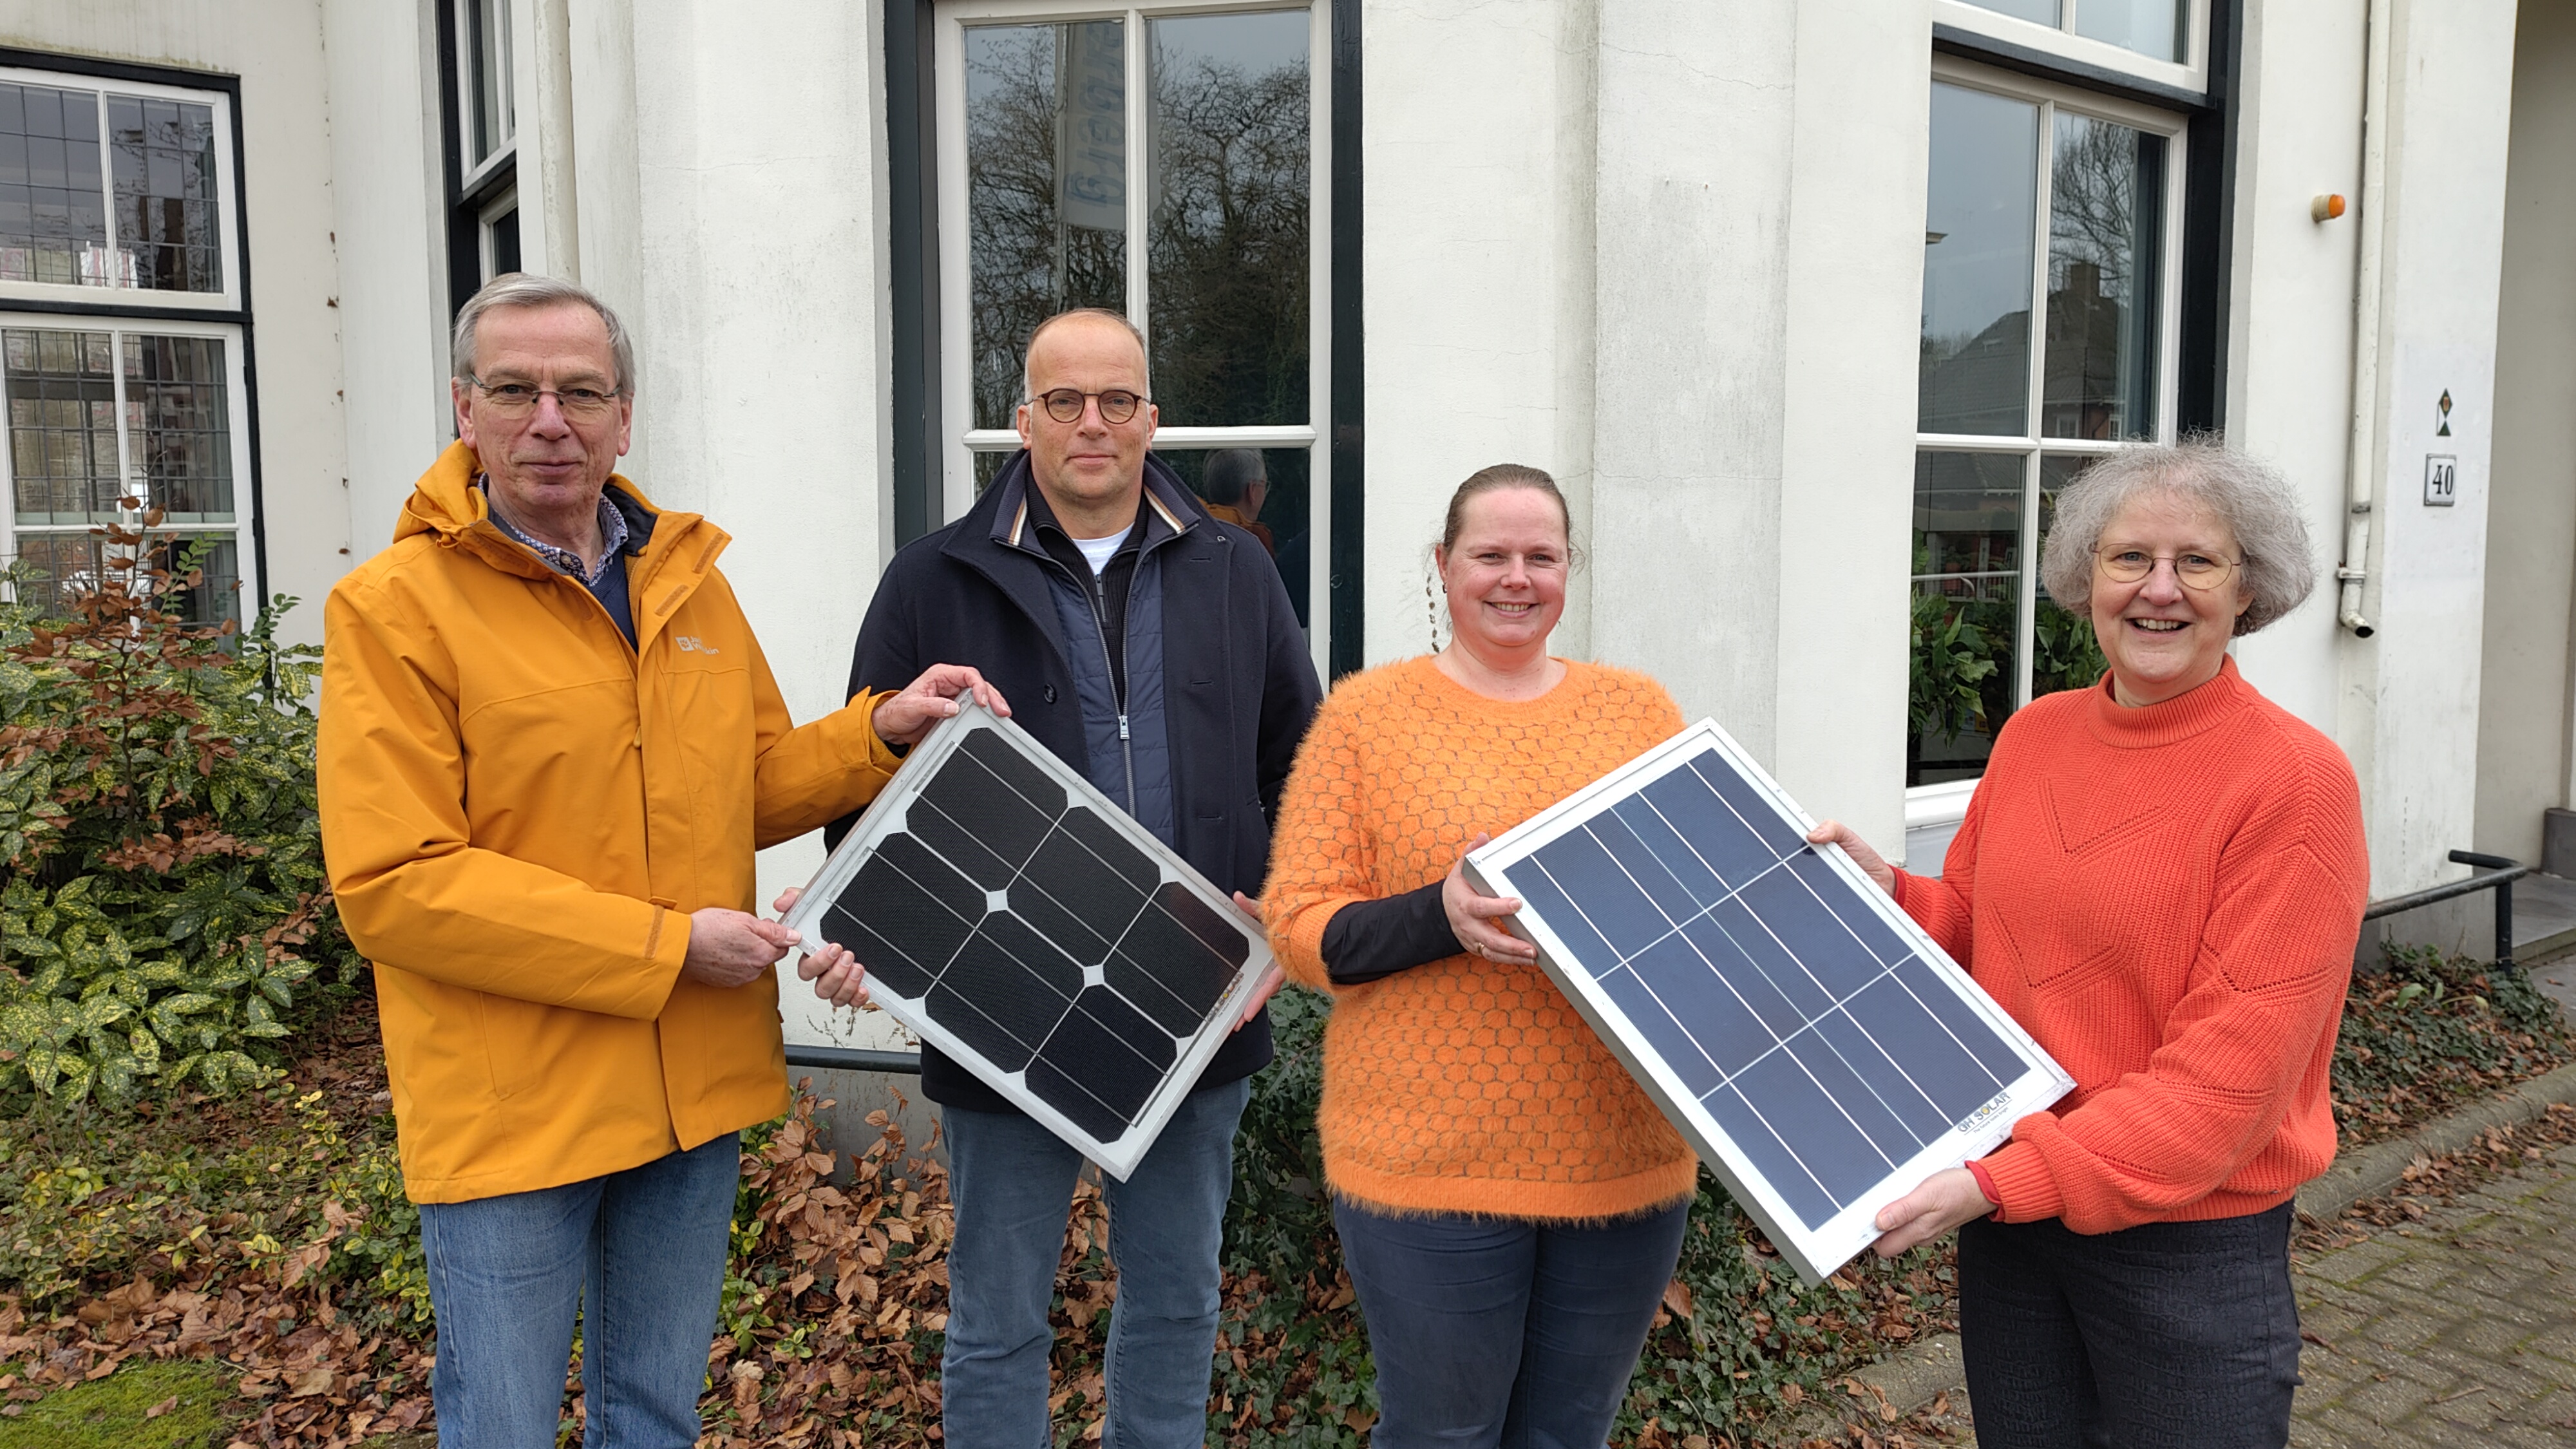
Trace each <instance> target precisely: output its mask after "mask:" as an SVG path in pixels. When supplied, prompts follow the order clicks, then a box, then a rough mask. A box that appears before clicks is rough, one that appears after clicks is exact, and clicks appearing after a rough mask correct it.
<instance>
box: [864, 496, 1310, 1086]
mask: <svg viewBox="0 0 2576 1449" xmlns="http://www.w3.org/2000/svg"><path fill="white" fill-rule="evenodd" d="M1034 486H1035V485H1034V483H1033V482H1032V480H1031V479H1030V477H1029V455H1028V454H1027V453H1026V452H1022V453H1020V454H1019V455H1018V456H1016V457H1014V458H1012V459H1011V461H1010V462H1009V463H1008V464H1007V465H1005V466H1004V468H1003V470H1002V472H1001V475H1000V476H999V477H997V478H995V479H994V480H993V482H992V484H991V486H989V487H988V488H986V489H985V490H984V495H983V496H982V497H981V498H979V499H977V500H976V502H975V505H974V507H972V508H970V509H968V510H967V512H966V515H965V517H963V518H960V519H959V520H957V521H956V522H955V523H952V524H950V525H948V526H947V527H945V528H942V529H939V530H937V531H936V532H933V533H931V534H929V535H927V536H925V537H923V538H920V539H917V540H915V541H914V542H912V543H911V544H909V545H907V546H905V547H904V549H903V550H902V551H901V552H899V553H897V554H896V555H895V557H894V562H893V563H892V564H890V565H889V566H888V567H887V569H886V572H885V576H884V577H883V578H882V579H880V580H879V581H878V583H877V590H876V597H875V599H874V600H873V601H871V602H870V604H869V605H868V616H867V620H866V622H864V623H862V624H861V625H860V626H859V642H858V648H857V651H856V653H855V656H854V657H853V658H852V660H851V663H850V692H851V693H853V694H855V693H857V692H858V691H860V690H863V689H900V688H902V687H903V686H904V685H906V684H909V683H911V682H912V680H913V679H914V678H915V677H916V676H918V675H919V674H920V673H921V671H922V670H924V669H926V668H928V667H929V666H931V665H933V664H971V665H973V666H974V667H975V668H977V669H979V670H981V671H983V674H984V677H985V678H986V679H987V680H989V681H991V682H992V684H993V685H994V687H996V688H998V689H999V690H1001V692H1002V697H1003V698H1004V699H1006V700H1008V701H1010V705H1011V717H1012V719H1013V720H1015V721H1017V722H1018V724H1019V725H1020V727H1021V728H1023V729H1025V730H1027V731H1028V732H1029V733H1030V734H1032V735H1035V736H1036V737H1037V738H1038V739H1039V740H1040V741H1041V742H1043V743H1044V744H1045V745H1046V747H1047V748H1048V749H1050V750H1053V751H1054V752H1055V753H1056V755H1057V757H1058V758H1060V759H1062V760H1063V761H1064V762H1065V763H1067V764H1069V765H1071V766H1073V767H1074V768H1075V769H1077V770H1080V771H1082V772H1083V774H1084V776H1085V778H1087V779H1090V780H1091V781H1092V782H1093V783H1094V784H1097V785H1100V786H1101V789H1102V792H1103V793H1104V794H1107V795H1108V796H1109V797H1110V798H1111V799H1112V800H1114V801H1118V802H1119V803H1121V804H1124V803H1126V801H1127V798H1128V797H1127V795H1126V793H1125V791H1124V789H1123V788H1121V787H1122V786H1123V785H1124V783H1125V781H1126V778H1127V774H1126V770H1127V767H1126V763H1125V761H1124V759H1123V758H1122V759H1119V760H1115V761H1113V760H1109V759H1103V758H1098V757H1099V756H1101V755H1104V754H1105V753H1107V751H1108V750H1111V749H1115V748H1117V747H1118V743H1119V742H1118V737H1117V733H1116V722H1115V720H1114V718H1112V719H1107V720H1104V719H1101V718H1097V717H1087V716H1097V715H1098V714H1099V713H1100V709H1101V707H1102V705H1103V703H1104V701H1105V700H1107V699H1108V698H1109V696H1108V695H1107V693H1106V691H1104V690H1103V689H1102V688H1101V684H1102V683H1103V682H1104V679H1105V675H1104V671H1105V670H1106V668H1107V660H1106V658H1105V656H1104V655H1103V653H1102V645H1103V640H1102V639H1101V638H1100V635H1099V631H1098V630H1097V628H1096V627H1094V628H1091V629H1090V630H1089V632H1088V634H1087V636H1086V634H1085V633H1084V632H1082V631H1079V630H1075V629H1072V628H1070V627H1068V625H1069V624H1070V623H1071V622H1073V621H1075V620H1079V621H1080V622H1082V623H1084V624H1085V625H1088V624H1089V620H1088V619H1087V618H1084V617H1083V616H1081V615H1078V614H1073V613H1071V612H1070V611H1069V610H1068V609H1067V608H1066V607H1065V606H1064V603H1063V601H1064V600H1065V599H1066V598H1067V597H1068V596H1069V597H1071V598H1072V599H1075V600H1079V599H1080V598H1081V597H1082V594H1081V592H1080V591H1084V590H1087V589H1088V588H1089V587H1090V581H1089V580H1088V579H1077V578H1075V577H1074V576H1073V574H1072V573H1071V571H1069V570H1068V569H1066V568H1065V566H1064V565H1063V564H1061V563H1059V562H1057V561H1056V560H1055V559H1053V558H1051V557H1049V556H1048V554H1047V552H1046V551H1045V549H1044V548H1043V547H1041V546H1040V544H1039V542H1038V541H1037V539H1036V538H1035V537H1034V536H1033V534H1032V530H1031V527H1030V524H1029V519H1028V515H1029V512H1030V510H1029V508H1028V507H1027V505H1028V503H1029V502H1030V495H1031V493H1032V492H1033V490H1034ZM1145 487H1146V490H1147V493H1148V495H1149V496H1148V498H1147V500H1146V504H1145V507H1144V509H1143V510H1142V512H1141V514H1140V521H1142V522H1143V523H1144V524H1145V532H1144V535H1143V537H1142V539H1141V543H1142V553H1141V556H1140V557H1139V558H1138V559H1137V561H1136V570H1137V573H1136V577H1135V580H1134V582H1133V583H1132V584H1131V585H1130V586H1129V594H1128V597H1129V599H1130V601H1131V602H1130V607H1129V608H1128V610H1127V619H1126V630H1127V634H1128V638H1127V639H1126V640H1125V641H1123V642H1124V645H1125V646H1126V661H1125V662H1126V665H1127V666H1128V667H1130V668H1132V669H1134V670H1135V671H1136V672H1137V673H1138V674H1139V675H1143V674H1145V673H1147V672H1148V666H1147V659H1148V656H1149V655H1152V654H1156V653H1159V655H1160V660H1159V662H1160V665H1161V668H1160V671H1159V678H1131V679H1130V680H1129V681H1128V691H1127V695H1128V705H1129V714H1130V715H1131V721H1130V731H1129V733H1130V736H1131V739H1132V738H1133V737H1135V736H1139V735H1142V734H1144V733H1146V732H1147V731H1148V730H1153V732H1155V733H1159V735H1160V737H1161V745H1162V748H1161V749H1160V750H1159V751H1156V752H1155V753H1159V754H1160V755H1161V757H1162V758H1161V759H1160V760H1159V761H1151V762H1148V763H1147V765H1146V768H1144V769H1140V770H1139V771H1138V772H1137V775H1138V784H1139V785H1140V786H1142V787H1143V789H1142V792H1141V795H1140V799H1139V807H1138V809H1137V812H1136V813H1137V814H1138V816H1139V818H1140V819H1142V820H1144V821H1145V823H1146V824H1147V825H1148V826H1149V827H1152V826H1156V825H1159V824H1161V823H1162V821H1161V820H1157V819H1154V818H1151V817H1154V816H1160V815H1163V813H1164V812H1165V811H1168V816H1167V817H1166V818H1167V819H1168V821H1169V827H1170V828H1169V834H1168V835H1167V836H1166V837H1165V838H1166V839H1167V840H1168V842H1169V843H1170V844H1171V846H1172V847H1173V849H1174V850H1176V851H1177V852H1179V854H1180V856H1181V858H1182V859H1184V860H1187V861H1188V862H1189V863H1190V864H1191V865H1192V866H1193V867H1195V868H1196V869H1197V870H1198V871H1199V873H1200V874H1202V875H1204V876H1206V877H1207V878H1208V880H1209V881H1210V882H1211V883H1213V884H1214V885H1215V886H1216V887H1217V888H1218V889H1219V890H1225V891H1236V890H1239V891H1242V892H1244V893H1245V894H1246V895H1254V894H1258V893H1259V891H1260V889H1261V881H1262V876H1263V874H1264V873H1265V872H1266V871H1267V870H1268V869H1269V863H1270V823H1271V821H1272V819H1273V818H1274V817H1275V816H1276V814H1277V812H1278V808H1279V792H1280V789H1281V788H1282V787H1283V786H1284V785H1285V784H1286V783H1287V780H1288V767H1289V764H1290V763H1291V762H1292V761H1293V760H1294V759H1295V758H1296V754H1297V742H1298V741H1299V740H1300V739H1302V738H1304V736H1305V733H1306V726H1307V725H1308V723H1310V722H1311V721H1312V720H1313V719H1314V716H1315V706H1316V703H1317V701H1318V700H1319V699H1320V698H1321V697H1322V694H1323V690H1322V687H1321V686H1320V685H1319V684H1318V683H1317V681H1316V678H1315V668H1314V663H1313V660H1312V657H1311V656H1310V655H1309V653H1308V652H1307V646H1306V639H1305V635H1304V632H1303V631H1302V630H1301V629H1299V628H1298V625H1297V619H1296V615H1295V613H1294V612H1293V611H1292V610H1291V608H1290V606H1289V603H1288V595H1287V591H1286V589H1285V588H1284V587H1283V586H1282V585H1281V583H1280V581H1279V570H1278V569H1277V568H1276V567H1275V566H1274V565H1272V563H1271V561H1270V557H1269V555H1268V553H1267V552H1266V551H1264V550H1263V548H1262V547H1261V545H1260V543H1259V542H1258V541H1257V540H1255V539H1254V538H1253V537H1252V535H1251V534H1249V533H1246V532H1245V531H1243V530H1242V529H1240V528H1236V527H1234V526H1233V525H1231V524H1224V523H1219V522H1217V521H1216V520H1214V519H1212V518H1210V517H1208V515H1207V513H1206V511H1205V510H1204V509H1202V508H1201V507H1200V506H1199V503H1198V500H1197V499H1196V498H1194V497H1192V496H1191V495H1190V492H1189V490H1188V489H1187V488H1186V487H1184V486H1183V485H1182V483H1181V481H1180V479H1179V477H1178V476H1176V475H1175V474H1174V473H1173V472H1172V471H1171V469H1170V468H1168V467H1166V466H1164V464H1163V463H1162V461H1161V460H1160V459H1157V458H1155V457H1153V456H1152V455H1150V454H1148V455H1147V457H1146V460H1145ZM1110 642H1111V643H1112V644H1117V643H1120V642H1121V641H1110ZM1140 644H1141V645H1143V646H1145V647H1138V646H1139V645H1140ZM1086 684H1088V685H1090V686H1091V687H1090V688H1088V689H1086V688H1084V686H1085V685H1086ZM1086 695H1088V696H1090V697H1091V703H1092V708H1091V709H1090V710H1089V711H1086V709H1085V707H1084V700H1085V696H1086ZM1148 701H1158V702H1159V711H1160V714H1161V720H1160V723H1159V729H1158V730H1155V729H1154V727H1153V726H1152V725H1150V724H1146V725H1143V726H1142V727H1141V728H1140V727H1139V724H1138V722H1136V721H1135V720H1133V718H1132V716H1133V715H1134V713H1135V711H1136V709H1137V708H1138V707H1140V706H1142V705H1145V704H1146V703H1147V702H1148ZM1109 707H1110V708H1111V709H1112V710H1113V711H1114V708H1115V706H1114V703H1112V704H1110V706H1109ZM1149 775H1150V776H1152V777H1153V778H1147V777H1148V776H1149ZM1155 797H1160V798H1155ZM856 819H857V817H856V816H851V817H849V818H848V819H845V820H842V821H840V822H838V823H836V824H835V825H833V826H832V827H831V829H830V831H829V832H828V833H827V836H826V838H827V839H828V840H829V841H831V842H832V843H834V844H838V843H839V841H840V838H841V836H842V835H843V834H845V833H847V831H848V830H849V827H850V826H851V825H852V824H853V823H855V821H856ZM1155 833H1156V834H1158V835H1163V834H1164V833H1165V832H1164V831H1163V830H1161V829H1157V830H1156V831H1155ZM1269 1060H1270V1020H1269V1015H1268V1013H1267V1012H1264V1013H1263V1014H1262V1015H1261V1017H1259V1018H1258V1019H1256V1020H1254V1021H1253V1022H1252V1023H1251V1024H1249V1025H1247V1026H1245V1027H1244V1028H1243V1029H1242V1030H1240V1031H1238V1032H1236V1033H1235V1034H1234V1035H1233V1036H1232V1037H1231V1038H1229V1039H1228V1040H1227V1042H1226V1044H1225V1046H1224V1048H1223V1049H1221V1050H1220V1051H1219V1052H1218V1053H1217V1055H1216V1058H1215V1060H1214V1061H1213V1062H1211V1063H1210V1064H1209V1066H1208V1069H1207V1072H1206V1074H1205V1075H1204V1076H1202V1077H1201V1078H1200V1079H1199V1086H1200V1087H1201V1088H1207V1087H1213V1086H1218V1085H1221V1084H1223V1083H1227V1082H1232V1081H1236V1080H1239V1079H1241V1078H1243V1077H1247V1076H1250V1075H1251V1074H1252V1073H1254V1072H1256V1071H1259V1070H1260V1069H1261V1068H1262V1066H1263V1065H1264V1064H1266V1063H1267V1062H1268V1061H1269ZM921 1066H922V1092H923V1094H924V1095H925V1096H928V1097H929V1098H930V1099H931V1100H932V1101H934V1102H940V1103H943V1104H946V1105H949V1106H955V1107H964V1108H968V1109H971V1110H982V1111H993V1112H1006V1111H1011V1110H1014V1109H1013V1108H1012V1107H1011V1106H1010V1104H1009V1103H1008V1102H1006V1101H1005V1100H1004V1099H1003V1098H1002V1097H1001V1096H1000V1094H998V1093H996V1092H994V1091H992V1090H991V1089H990V1088H988V1087H986V1086H985V1085H984V1084H983V1083H981V1082H979V1081H977V1080H976V1079H975V1078H974V1076H973V1075H972V1074H970V1073H969V1072H967V1071H966V1070H965V1068H963V1067H960V1066H958V1065H957V1064H956V1063H955V1062H952V1061H950V1060H949V1059H948V1058H947V1057H945V1056H943V1055H941V1054H940V1053H939V1052H938V1051H936V1050H930V1049H925V1050H924V1051H923V1052H922V1063H921Z"/></svg>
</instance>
